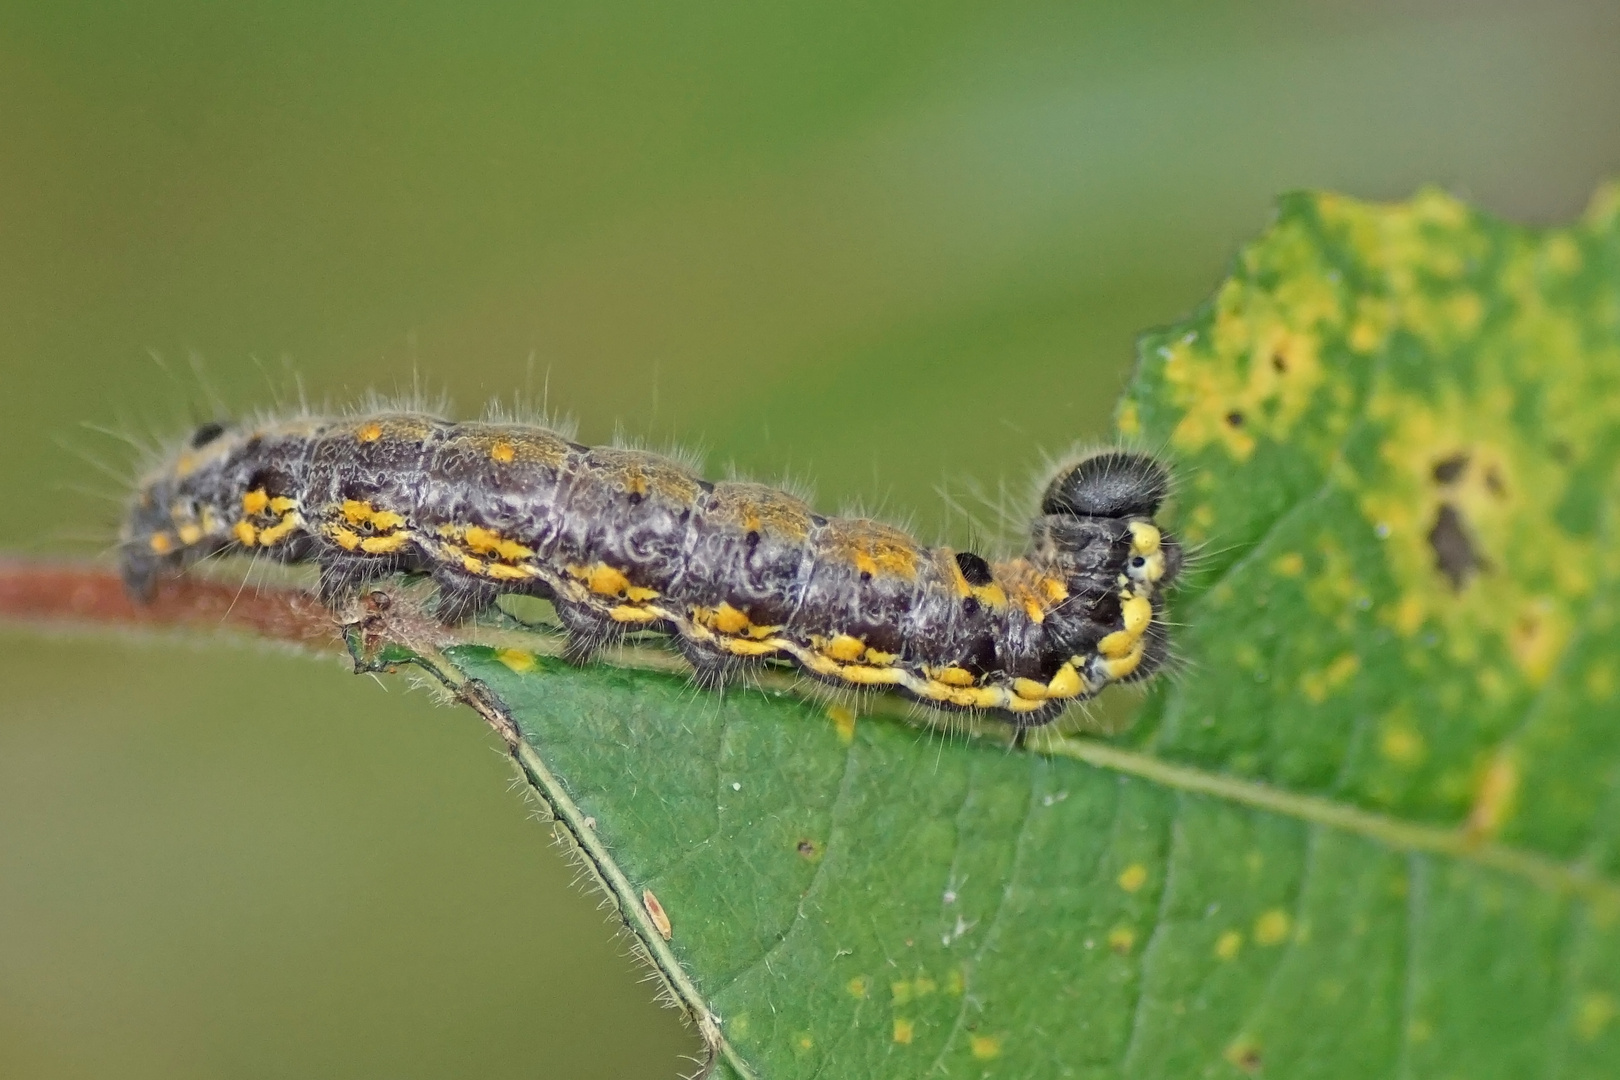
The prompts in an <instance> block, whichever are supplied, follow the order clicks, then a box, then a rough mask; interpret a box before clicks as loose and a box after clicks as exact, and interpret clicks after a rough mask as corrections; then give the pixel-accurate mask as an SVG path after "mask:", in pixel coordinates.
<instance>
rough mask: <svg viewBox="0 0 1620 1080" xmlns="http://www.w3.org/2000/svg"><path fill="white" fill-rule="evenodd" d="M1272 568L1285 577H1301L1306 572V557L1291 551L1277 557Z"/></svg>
mask: <svg viewBox="0 0 1620 1080" xmlns="http://www.w3.org/2000/svg"><path fill="white" fill-rule="evenodd" d="M1271 568H1272V570H1274V571H1276V572H1277V573H1278V574H1281V575H1282V576H1283V577H1299V575H1301V574H1303V573H1304V572H1305V556H1303V555H1301V554H1300V553H1299V552H1297V551H1290V552H1288V553H1286V554H1284V555H1279V556H1277V558H1276V561H1274V562H1273V563H1272V564H1271Z"/></svg>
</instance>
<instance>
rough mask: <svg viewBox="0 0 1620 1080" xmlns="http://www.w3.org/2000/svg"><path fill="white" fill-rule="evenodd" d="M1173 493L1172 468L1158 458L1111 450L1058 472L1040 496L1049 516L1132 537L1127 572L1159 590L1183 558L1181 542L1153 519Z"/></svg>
mask: <svg viewBox="0 0 1620 1080" xmlns="http://www.w3.org/2000/svg"><path fill="white" fill-rule="evenodd" d="M1169 494H1170V473H1169V470H1167V469H1166V468H1165V467H1164V466H1163V465H1161V464H1160V463H1159V462H1157V461H1155V460H1154V459H1153V458H1151V457H1148V456H1147V455H1146V454H1133V453H1130V452H1128V451H1124V450H1108V451H1104V452H1103V453H1100V454H1094V455H1092V456H1091V457H1088V458H1086V459H1085V460H1083V461H1081V462H1079V463H1078V464H1076V465H1074V466H1073V467H1071V468H1068V469H1066V470H1064V471H1063V472H1060V473H1059V474H1058V475H1057V476H1056V477H1055V478H1053V480H1052V482H1051V483H1050V484H1048V485H1047V488H1046V493H1045V494H1044V495H1043V496H1042V497H1041V513H1042V514H1043V515H1046V517H1047V519H1048V520H1050V519H1054V518H1056V519H1058V521H1060V522H1061V521H1063V520H1064V519H1068V520H1069V521H1072V522H1073V523H1074V524H1075V525H1091V526H1092V527H1093V528H1091V529H1084V530H1083V531H1084V532H1085V533H1088V534H1089V533H1091V532H1092V531H1094V529H1096V528H1104V529H1108V530H1109V531H1117V532H1118V533H1119V540H1118V543H1119V544H1121V545H1124V544H1125V543H1126V542H1127V539H1128V547H1129V550H1128V552H1124V556H1125V557H1124V560H1123V562H1124V565H1123V567H1122V568H1121V569H1122V572H1123V573H1124V574H1125V576H1126V577H1127V578H1129V579H1130V581H1131V582H1132V583H1133V584H1135V585H1136V586H1138V587H1140V588H1143V589H1145V590H1146V591H1147V592H1150V593H1151V592H1159V591H1160V590H1163V589H1165V588H1167V587H1168V586H1169V585H1170V584H1171V583H1172V582H1173V581H1174V580H1175V578H1176V576H1177V575H1178V574H1179V573H1180V572H1181V564H1182V552H1181V545H1180V544H1179V543H1177V542H1176V539H1175V538H1174V537H1173V536H1171V535H1170V534H1169V533H1167V532H1165V531H1164V530H1162V529H1160V528H1159V526H1158V525H1157V524H1155V523H1154V521H1153V515H1154V514H1156V513H1157V512H1158V510H1159V506H1160V505H1161V504H1162V503H1163V502H1164V500H1165V498H1166V497H1168V496H1169ZM1069 531H1070V530H1069V529H1064V528H1057V529H1054V530H1052V533H1053V535H1054V537H1058V536H1061V535H1063V534H1064V533H1066V532H1069ZM1060 546H1062V545H1061V541H1060Z"/></svg>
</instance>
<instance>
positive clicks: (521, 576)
mask: <svg viewBox="0 0 1620 1080" xmlns="http://www.w3.org/2000/svg"><path fill="white" fill-rule="evenodd" d="M537 573H538V572H537V571H535V570H534V569H533V568H531V567H527V566H507V565H506V564H505V563H490V564H489V576H490V577H492V578H497V579H499V580H501V581H524V580H527V579H528V578H531V577H535V576H537ZM632 599H634V598H633V597H632Z"/></svg>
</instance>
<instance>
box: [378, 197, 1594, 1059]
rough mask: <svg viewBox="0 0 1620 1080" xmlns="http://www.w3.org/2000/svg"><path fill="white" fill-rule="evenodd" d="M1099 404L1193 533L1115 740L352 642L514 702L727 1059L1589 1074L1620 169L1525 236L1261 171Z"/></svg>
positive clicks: (624, 908)
mask: <svg viewBox="0 0 1620 1080" xmlns="http://www.w3.org/2000/svg"><path fill="white" fill-rule="evenodd" d="M1120 428H1121V430H1122V432H1123V433H1124V434H1125V435H1126V436H1127V437H1129V438H1131V439H1133V440H1136V441H1140V442H1142V443H1144V444H1146V445H1149V446H1155V447H1161V448H1163V449H1164V451H1165V452H1166V453H1167V455H1168V456H1169V457H1170V458H1171V459H1172V460H1173V461H1175V462H1176V463H1177V466H1178V471H1179V473H1180V477H1181V490H1180V494H1179V496H1178V502H1177V504H1176V505H1175V506H1174V507H1173V508H1172V509H1171V511H1170V513H1169V515H1168V520H1169V524H1170V525H1171V526H1172V527H1173V528H1175V529H1177V530H1179V531H1180V533H1181V534H1182V535H1183V536H1184V537H1186V538H1187V539H1189V540H1191V541H1194V542H1198V543H1202V544H1203V545H1204V548H1203V553H1202V555H1201V559H1200V561H1199V562H1198V564H1197V566H1196V568H1195V570H1194V572H1193V573H1192V574H1191V575H1190V580H1189V581H1188V583H1187V584H1186V586H1185V587H1184V588H1183V589H1182V590H1181V591H1180V593H1179V594H1178V595H1177V596H1176V597H1175V599H1174V601H1173V604H1172V611H1173V616H1174V618H1175V620H1176V621H1177V622H1178V623H1180V624H1182V625H1181V626H1180V632H1179V636H1178V649H1179V652H1180V654H1181V656H1182V657H1183V663H1182V665H1181V670H1180V673H1179V674H1178V675H1176V676H1174V677H1172V678H1169V679H1165V680H1161V681H1160V682H1159V684H1158V685H1157V687H1156V689H1155V690H1154V692H1153V693H1152V694H1151V696H1150V697H1149V700H1148V702H1147V705H1146V708H1145V709H1144V710H1143V712H1142V714H1141V715H1140V717H1139V718H1138V720H1137V722H1136V723H1135V725H1134V726H1133V727H1132V728H1131V729H1130V730H1128V731H1127V732H1126V733H1125V734H1123V735H1120V736H1117V737H1113V738H1105V737H1098V736H1084V735H1078V734H1072V733H1071V734H1061V733H1057V732H1049V731H1043V732H1038V733H1036V734H1035V735H1034V737H1032V738H1030V739H1028V740H1027V741H1026V742H1025V744H1023V745H1021V746H1015V745H1014V744H1013V742H1012V740H1010V739H1009V738H1008V737H1007V733H1006V731H1005V730H1004V729H1002V728H1000V727H998V726H997V725H995V724H993V723H987V724H985V725H983V726H982V727H981V728H979V729H978V730H976V731H974V732H970V733H967V734H960V733H959V734H956V735H945V734H941V733H939V732H937V731H933V730H930V729H927V728H922V727H918V726H916V725H914V724H910V723H906V722H905V721H904V720H903V719H901V718H900V716H901V715H902V714H903V712H904V710H903V708H899V707H896V706H895V705H894V703H892V702H887V701H885V700H883V699H878V700H877V701H876V702H867V703H866V705H865V708H866V709H867V711H866V712H864V713H863V714H862V715H860V716H859V717H858V718H856V717H855V715H854V713H853V712H852V711H850V710H849V709H847V708H845V707H843V706H838V705H832V706H829V705H826V704H822V703H817V702H815V701H812V700H807V699H805V698H803V697H802V696H796V695H794V694H793V693H790V692H786V691H785V690H783V689H782V688H781V686H780V685H779V684H780V683H781V680H777V679H767V680H766V688H765V689H764V690H757V691H756V690H750V691H741V692H731V693H728V694H726V695H725V696H723V697H722V696H719V695H716V694H712V693H707V692H703V691H698V690H695V689H693V688H691V687H690V686H688V685H687V683H686V682H685V681H684V679H683V678H682V677H681V676H680V675H679V674H678V673H675V672H674V671H673V670H672V669H673V667H674V665H675V662H674V661H673V659H672V658H671V657H669V655H668V654H663V653H658V652H648V651H646V650H640V651H634V650H633V651H632V652H631V653H629V654H626V655H624V656H620V657H619V658H618V659H619V660H620V661H621V662H628V663H629V664H631V665H632V667H629V668H624V667H614V666H608V665H598V666H593V667H590V668H583V669H582V668H574V667H570V666H568V665H567V664H565V663H563V662H561V661H560V660H557V659H554V658H553V657H552V656H550V655H547V654H550V653H554V652H555V651H556V649H555V643H554V642H552V641H549V640H548V639H545V638H543V637H536V636H534V635H524V634H519V633H515V632H512V631H491V632H489V633H488V634H486V639H487V640H485V643H483V644H479V643H465V642H464V643H460V644H454V645H451V646H448V647H446V648H443V649H442V650H441V649H440V648H438V647H437V645H436V644H435V642H434V641H433V639H432V638H431V632H430V631H428V630H426V629H423V628H420V627H412V626H410V625H407V624H406V623H404V622H402V621H395V622H392V623H389V622H386V621H383V622H382V623H380V624H379V623H377V622H376V621H374V622H373V624H372V625H371V629H370V631H369V632H368V635H362V634H359V633H355V634H354V635H353V636H352V639H351V643H352V647H353V648H354V649H355V651H356V653H357V656H359V657H361V658H362V659H364V658H367V657H370V658H373V659H376V660H378V662H393V663H397V662H399V661H400V660H401V659H402V657H404V656H407V655H409V654H407V653H400V652H394V653H389V654H386V655H381V656H379V649H383V648H390V647H397V646H398V645H400V644H403V645H405V646H408V647H409V648H410V649H412V650H414V653H415V654H416V655H417V656H419V657H420V659H421V662H422V663H424V664H426V665H428V666H429V667H430V668H431V669H432V670H434V671H435V672H436V673H437V674H438V675H439V676H440V677H441V678H443V679H444V680H445V681H446V682H447V683H448V684H450V685H451V686H453V687H455V688H456V690H457V692H458V693H459V694H460V695H461V697H462V698H463V699H464V700H467V701H469V702H470V703H472V704H474V705H475V706H477V707H478V708H480V710H481V711H483V712H484V713H485V715H486V717H488V718H489V719H490V720H491V722H492V723H495V724H496V725H497V726H498V727H501V726H505V725H515V727H510V728H509V731H510V734H511V737H512V739H513V741H514V753H515V754H516V755H517V757H518V759H519V761H520V762H521V764H522V766H523V768H524V770H525V771H526V773H527V774H528V776H529V778H530V780H531V781H532V782H533V783H534V784H535V785H536V786H537V788H538V789H539V790H540V791H541V793H542V794H543V795H544V796H545V797H546V798H547V800H548V802H549V803H550V804H551V806H552V807H553V809H554V811H555V812H556V814H557V816H558V819H559V823H560V827H562V828H564V829H565V830H566V832H567V833H568V834H569V835H571V836H573V837H574V838H575V840H576V841H577V842H578V843H579V844H580V846H581V848H582V850H583V852H584V854H585V856H586V858H587V860H588V862H589V865H591V866H592V867H593V869H594V870H595V872H596V873H597V874H598V875H599V876H600V877H601V878H602V881H603V883H604V885H605V887H606V888H607V889H608V890H609V892H610V894H611V895H612V896H613V897H614V898H615V899H616V900H617V902H618V903H619V906H620V909H621V912H622V913H623V914H624V915H625V917H626V919H627V921H628V922H629V923H630V925H631V928H632V929H633V930H635V931H636V933H637V935H638V937H639V939H640V940H641V942H642V943H643V944H644V945H645V946H646V947H647V949H648V950H649V952H650V954H651V958H652V960H653V961H654V963H655V964H656V965H657V966H658V968H659V969H660V970H661V971H662V972H663V974H664V976H665V978H666V979H667V980H668V981H669V984H670V986H671V989H672V992H673V993H674V995H675V997H676V999H677V1000H678V1001H680V1002H681V1003H682V1004H683V1005H684V1006H685V1007H686V1008H687V1009H688V1010H689V1011H690V1012H691V1014H692V1015H693V1016H694V1018H695V1019H697V1020H698V1022H699V1023H700V1024H702V1025H703V1026H704V1030H705V1032H706V1034H707V1035H708V1036H709V1037H710V1038H711V1040H712V1041H713V1042H714V1044H715V1045H716V1046H717V1048H718V1052H719V1056H720V1058H721V1060H722V1061H723V1064H722V1065H721V1066H720V1067H721V1068H723V1069H730V1070H732V1071H733V1072H734V1073H736V1074H739V1075H757V1076H761V1077H771V1078H787V1077H809V1076H836V1077H840V1078H844V1077H850V1078H859V1077H885V1078H903V1077H926V1076H936V1075H949V1076H971V1077H977V1076H1002V1077H1046V1076H1083V1077H1113V1076H1132V1077H1166V1078H1172V1077H1174V1078H1180V1077H1186V1076H1195V1075H1196V1076H1214V1077H1221V1076H1230V1077H1241V1076H1245V1075H1259V1074H1264V1075H1270V1076H1287V1077H1302V1076H1309V1077H1346V1078H1360V1077H1366V1076H1374V1075H1378V1076H1396V1077H1468V1078H1473V1080H1478V1078H1486V1077H1524V1076H1530V1075H1536V1076H1542V1075H1545V1076H1555V1077H1561V1078H1564V1077H1586V1076H1590V1077H1609V1076H1613V1075H1616V1073H1617V1071H1620V707H1617V704H1616V700H1617V699H1616V691H1617V688H1620V623H1617V621H1616V615H1617V612H1620V543H1616V537H1615V529H1616V504H1617V499H1616V496H1617V494H1620V483H1617V477H1620V473H1617V469H1616V458H1617V453H1620V189H1608V190H1606V191H1604V192H1602V193H1600V194H1599V196H1598V198H1597V199H1596V200H1595V201H1594V203H1593V207H1592V209H1591V211H1590V212H1589V213H1588V215H1587V217H1586V218H1585V219H1584V220H1583V221H1582V222H1580V223H1579V224H1577V225H1575V226H1574V227H1571V228H1565V229H1549V230H1532V229H1524V228H1518V227H1515V226H1511V225H1508V224H1504V223H1502V222H1498V221H1495V220H1492V219H1490V218H1488V217H1486V216H1484V215H1482V214H1480V213H1478V212H1476V211H1473V210H1471V209H1469V208H1468V207H1466V206H1464V205H1463V204H1461V203H1459V202H1458V201H1456V200H1454V199H1452V198H1450V197H1448V196H1446V195H1443V194H1440V193H1437V192H1425V193H1422V194H1420V195H1418V196H1417V197H1416V198H1415V199H1414V200H1413V201H1411V202H1409V203H1405V204H1399V205H1388V206H1375V205H1368V204H1364V203H1358V202H1354V201H1351V200H1349V199H1345V198H1342V197H1338V196H1333V195H1317V194H1304V195H1296V196H1291V197H1289V198H1288V199H1286V200H1285V201H1284V202H1283V204H1282V207H1281V211H1280V213H1279V217H1278V220H1277V222H1276V224H1275V225H1274V226H1273V227H1272V228H1271V229H1270V230H1269V231H1268V232H1267V233H1266V234H1265V235H1264V236H1263V237H1261V238H1260V239H1259V240H1257V241H1256V242H1255V243H1254V244H1253V245H1251V246H1250V247H1249V248H1247V249H1246V250H1245V251H1244V252H1243V253H1242V254H1241V256H1240V257H1239V259H1238V260H1237V264H1236V267H1235V269H1234V273H1233V276H1232V278H1231V279H1230V280H1229V281H1227V282H1226V283H1225V284H1224V285H1222V287H1221V288H1220V290H1219V291H1218V292H1217V294H1216V296H1215V298H1214V300H1213V301H1212V302H1211V303H1210V304H1209V305H1207V306H1206V308H1204V309H1203V310H1201V311H1199V312H1198V313H1196V314H1195V315H1194V316H1193V317H1191V318H1190V319H1189V320H1188V321H1186V322H1185V323H1182V324H1180V325H1177V326H1174V327H1171V328H1168V329H1165V330H1163V331H1159V332H1156V333H1154V334H1152V335H1150V336H1149V337H1148V338H1147V339H1146V341H1145V342H1144V346H1143V352H1142V363H1141V366H1140V369H1139V372H1138V375H1137V377H1136V380H1135V383H1134V384H1133V386H1132V387H1131V389H1130V391H1129V393H1128V395H1127V397H1126V399H1125V401H1124V403H1123V404H1122V406H1121V411H1120ZM404 607H406V605H396V608H404ZM374 620H375V617H374ZM379 626H380V629H379ZM473 636H474V637H476V636H477V635H473ZM660 657H664V659H659V658H660ZM635 665H640V666H644V667H645V666H652V667H662V668H664V669H665V670H662V671H659V670H635V669H634V666H635ZM519 736H520V738H519ZM648 896H651V897H655V898H656V901H657V906H658V908H660V909H661V911H662V912H663V913H665V915H666V916H667V919H668V920H669V922H668V928H669V929H670V931H671V934H670V937H669V940H668V941H667V942H666V941H665V939H664V935H663V932H662V930H661V929H660V925H659V921H658V919H657V918H655V917H654V916H653V915H651V914H649V910H648V907H649V902H648V899H647V897H648Z"/></svg>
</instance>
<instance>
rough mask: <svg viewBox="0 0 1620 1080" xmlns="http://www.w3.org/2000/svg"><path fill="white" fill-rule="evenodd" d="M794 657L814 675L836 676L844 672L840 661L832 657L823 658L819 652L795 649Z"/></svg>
mask: <svg viewBox="0 0 1620 1080" xmlns="http://www.w3.org/2000/svg"><path fill="white" fill-rule="evenodd" d="M793 655H794V656H795V657H797V658H798V661H799V663H801V664H803V665H804V666H805V667H806V668H808V669H809V670H810V672H811V674H813V675H834V676H836V675H838V674H839V673H840V672H841V671H842V670H843V667H842V665H840V664H839V663H838V661H836V660H834V659H832V658H831V657H826V656H822V655H821V654H820V653H818V652H809V651H805V650H799V649H795V650H793Z"/></svg>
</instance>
